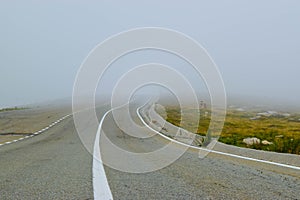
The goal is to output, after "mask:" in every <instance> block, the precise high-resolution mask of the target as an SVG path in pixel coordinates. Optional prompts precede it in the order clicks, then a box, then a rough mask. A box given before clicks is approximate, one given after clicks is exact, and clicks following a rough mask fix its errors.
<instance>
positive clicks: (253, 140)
mask: <svg viewBox="0 0 300 200" xmlns="http://www.w3.org/2000/svg"><path fill="white" fill-rule="evenodd" d="M243 142H244V143H245V144H247V145H253V144H259V143H260V139H258V138H256V137H253V138H245V139H243Z"/></svg>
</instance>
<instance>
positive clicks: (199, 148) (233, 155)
mask: <svg viewBox="0 0 300 200" xmlns="http://www.w3.org/2000/svg"><path fill="white" fill-rule="evenodd" d="M143 106H144V105H143ZM143 106H141V107H138V108H137V110H136V113H137V115H138V117H139V118H140V120H141V121H142V123H143V124H144V125H145V126H146V127H147V128H149V129H150V130H152V131H154V132H156V133H157V134H159V135H160V136H162V137H163V138H165V139H167V140H170V141H172V142H174V143H177V144H180V145H184V146H188V147H190V148H193V149H197V150H202V151H206V152H212V153H215V154H221V155H225V156H230V157H234V158H240V159H244V160H251V161H255V162H261V163H266V164H271V165H276V166H280V167H286V168H290V169H296V170H300V167H298V166H294V165H287V164H282V163H277V162H272V161H267V160H262V159H256V158H251V157H246V156H239V155H235V154H231V153H224V152H221V151H215V150H210V149H206V148H202V147H195V146H191V145H188V144H185V143H183V142H179V141H177V140H174V139H172V138H169V137H167V136H165V135H164V134H162V133H160V132H158V131H156V130H154V129H153V128H152V127H150V126H149V125H148V124H147V123H146V122H145V121H144V119H143V118H142V116H141V115H140V113H139V110H140V108H142V107H143Z"/></svg>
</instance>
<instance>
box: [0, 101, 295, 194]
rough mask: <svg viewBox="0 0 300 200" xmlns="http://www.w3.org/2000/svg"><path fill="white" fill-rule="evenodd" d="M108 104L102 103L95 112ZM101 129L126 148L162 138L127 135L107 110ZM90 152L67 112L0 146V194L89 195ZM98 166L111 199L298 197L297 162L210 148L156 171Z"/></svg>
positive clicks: (152, 144) (156, 143)
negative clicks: (270, 160)
mask: <svg viewBox="0 0 300 200" xmlns="http://www.w3.org/2000/svg"><path fill="white" fill-rule="evenodd" d="M107 110H108V107H105V106H103V107H101V108H100V109H99V112H98V114H99V117H101V116H103V114H104V113H105V112H106V111H107ZM133 116H135V115H134V114H133ZM135 117H136V116H135ZM135 120H137V121H138V119H135ZM103 130H104V131H105V133H108V134H107V136H108V138H110V139H111V141H112V142H113V143H115V144H117V145H118V146H120V147H122V148H124V149H127V150H129V151H132V152H148V151H152V150H154V149H156V148H159V147H162V146H164V145H165V144H166V143H168V141H167V140H166V139H164V138H162V137H161V136H159V135H155V136H153V137H151V138H147V139H141V138H135V137H132V136H129V135H126V134H124V132H122V131H121V130H120V129H119V128H118V126H117V125H116V123H115V122H114V120H113V119H112V116H111V115H110V114H109V115H107V117H106V118H105V119H104V121H103ZM105 156H108V155H103V157H104V159H105ZM298 158H299V157H298ZM92 160H93V157H92V156H91V155H90V154H89V153H88V152H87V151H86V150H85V148H84V147H83V145H82V144H81V141H80V139H79V137H78V135H77V133H76V130H75V127H74V123H73V119H72V117H69V118H67V119H65V120H63V121H62V122H60V123H58V124H57V125H55V126H54V127H52V128H50V129H49V130H47V131H45V132H44V133H42V134H41V135H38V136H35V137H33V138H30V139H26V140H22V141H20V142H16V143H13V144H9V145H4V146H1V147H0V169H1V170H0V199H93V185H92V184H93V183H92V179H93V177H92ZM104 169H105V174H106V178H107V180H108V184H109V188H110V190H111V192H112V195H113V198H114V199H299V191H300V171H299V170H293V169H287V168H284V167H280V166H272V165H269V164H264V163H256V162H254V161H247V160H242V159H238V158H232V157H228V156H225V155H218V154H214V153H210V154H209V155H208V156H207V157H205V158H203V159H199V158H198V152H197V151H196V150H194V149H189V150H188V151H187V152H186V153H185V154H184V155H183V156H182V157H180V158H179V159H178V160H177V161H176V162H174V163H173V164H171V165H169V166H168V167H165V168H163V169H161V170H158V171H155V172H149V173H143V174H132V173H125V172H121V171H117V170H114V169H112V168H110V167H107V166H104Z"/></svg>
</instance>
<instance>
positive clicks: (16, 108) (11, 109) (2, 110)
mask: <svg viewBox="0 0 300 200" xmlns="http://www.w3.org/2000/svg"><path fill="white" fill-rule="evenodd" d="M24 109H27V108H25V107H13V108H2V109H0V112H5V111H13V110H24Z"/></svg>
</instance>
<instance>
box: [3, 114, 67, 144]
mask: <svg viewBox="0 0 300 200" xmlns="http://www.w3.org/2000/svg"><path fill="white" fill-rule="evenodd" d="M71 115H72V114H68V115H66V116H64V117H62V118H60V119H58V120H57V121H55V122H53V123H52V124H50V125H48V126H47V127H45V128H43V129H41V130H39V131H37V132H35V133H33V134H32V135H27V136H25V137H22V138H19V139H17V140H13V141H8V142H5V143H3V144H0V146H3V145H6V144H11V143H14V142H18V141H21V140H24V139H27V138H31V137H33V136H35V135H39V134H41V133H42V132H44V131H46V130H48V129H49V128H51V127H53V126H54V125H55V124H57V123H58V122H60V121H62V120H64V119H66V118H67V117H69V116H71Z"/></svg>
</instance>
